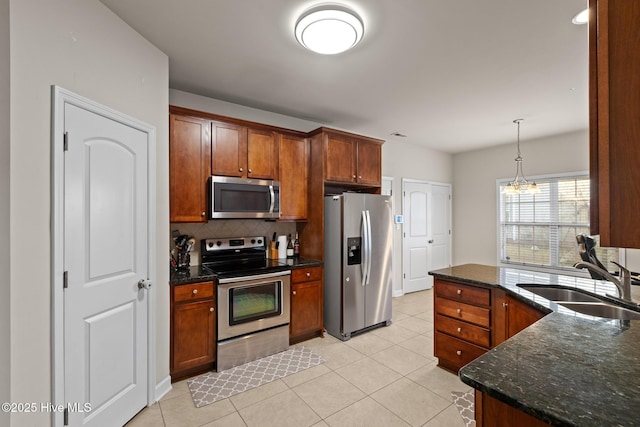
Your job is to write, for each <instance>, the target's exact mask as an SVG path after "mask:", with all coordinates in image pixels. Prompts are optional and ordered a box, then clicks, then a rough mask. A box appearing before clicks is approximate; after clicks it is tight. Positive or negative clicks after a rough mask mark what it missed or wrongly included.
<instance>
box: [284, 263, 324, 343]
mask: <svg viewBox="0 0 640 427" xmlns="http://www.w3.org/2000/svg"><path fill="white" fill-rule="evenodd" d="M323 300H324V288H323V278H322V267H309V268H298V269H294V270H292V271H291V320H290V323H289V342H290V343H291V344H294V343H297V342H300V341H304V340H306V339H309V338H312V337H316V336H322V335H323V331H324V305H323Z"/></svg>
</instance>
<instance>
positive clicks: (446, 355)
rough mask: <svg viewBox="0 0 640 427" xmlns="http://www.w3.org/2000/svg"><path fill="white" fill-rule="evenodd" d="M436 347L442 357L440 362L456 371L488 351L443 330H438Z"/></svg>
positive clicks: (439, 356) (437, 352)
mask: <svg viewBox="0 0 640 427" xmlns="http://www.w3.org/2000/svg"><path fill="white" fill-rule="evenodd" d="M435 348H436V357H437V358H438V359H440V364H442V365H445V366H446V367H448V368H449V369H452V370H455V371H458V370H459V369H460V368H462V367H463V366H464V365H466V364H467V363H469V362H471V361H472V360H474V359H476V358H478V357H480V356H482V355H483V354H484V353H486V352H487V349H485V348H482V347H478V346H477V345H473V344H471V343H468V342H466V341H462V340H459V339H457V338H453V337H450V336H449V335H446V334H443V333H441V332H436V342H435Z"/></svg>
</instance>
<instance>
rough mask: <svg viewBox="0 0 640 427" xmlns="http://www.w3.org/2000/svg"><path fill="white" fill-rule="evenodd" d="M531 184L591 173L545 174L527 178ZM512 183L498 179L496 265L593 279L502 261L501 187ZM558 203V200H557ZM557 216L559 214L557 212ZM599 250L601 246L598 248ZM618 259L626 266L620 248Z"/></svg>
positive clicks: (552, 268) (573, 272) (579, 273)
mask: <svg viewBox="0 0 640 427" xmlns="http://www.w3.org/2000/svg"><path fill="white" fill-rule="evenodd" d="M526 178H527V180H528V181H529V182H534V181H536V182H537V181H549V180H561V179H566V178H572V179H576V178H587V179H589V171H584V170H583V171H576V172H562V173H554V174H545V175H534V176H528V177H526ZM510 181H513V177H509V178H498V179H496V192H495V194H496V200H495V208H496V260H497V262H496V265H497V266H498V267H503V268H514V269H521V270H531V271H540V272H545V273H552V274H562V275H568V276H579V277H591V276H590V275H589V274H588V272H585V271H584V270H578V269H571V268H563V267H559V266H544V265H539V264H524V263H519V262H518V263H516V262H514V263H509V262H503V260H502V256H501V255H502V241H501V238H500V236H501V226H502V222H501V218H500V216H501V209H500V201H501V193H500V185H501V184H506V183H508V182H510ZM556 202H557V200H556ZM556 214H557V212H556ZM598 248H599V246H598ZM556 250H559V248H556ZM577 250H578V245H577V243H576V257H577V258H578V259H577V260H576V261H579V256H578V254H577ZM618 259H619V262H620V263H621V264H622V265H624V264H625V261H626V260H625V251H624V250H622V249H621V248H618Z"/></svg>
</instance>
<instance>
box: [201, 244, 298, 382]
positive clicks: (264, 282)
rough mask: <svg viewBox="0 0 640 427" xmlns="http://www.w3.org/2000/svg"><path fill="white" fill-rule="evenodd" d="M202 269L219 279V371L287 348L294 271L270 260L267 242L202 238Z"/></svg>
mask: <svg viewBox="0 0 640 427" xmlns="http://www.w3.org/2000/svg"><path fill="white" fill-rule="evenodd" d="M201 245H202V246H201V250H200V256H201V265H202V266H203V267H205V268H207V269H209V270H211V271H212V272H213V273H215V274H216V276H217V277H218V286H217V288H218V291H217V297H218V301H217V304H218V322H217V323H218V343H217V353H218V354H217V370H218V371H223V370H225V369H229V368H232V367H234V366H238V365H242V364H243V363H247V362H251V361H253V360H256V359H259V358H261V357H265V356H269V355H271V354H274V353H278V352H280V351H284V350H286V349H287V348H288V347H289V319H290V298H291V296H290V289H291V285H290V275H291V270H290V267H288V266H287V265H286V264H283V263H280V262H279V261H278V260H273V259H267V257H266V254H267V243H266V238H265V237H262V236H260V237H236V238H225V239H204V240H202V241H201Z"/></svg>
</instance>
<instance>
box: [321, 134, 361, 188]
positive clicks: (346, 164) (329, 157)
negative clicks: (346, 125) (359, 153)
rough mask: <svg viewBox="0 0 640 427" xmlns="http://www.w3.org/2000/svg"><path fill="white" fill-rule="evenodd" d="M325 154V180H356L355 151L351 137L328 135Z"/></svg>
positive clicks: (349, 181)
mask: <svg viewBox="0 0 640 427" xmlns="http://www.w3.org/2000/svg"><path fill="white" fill-rule="evenodd" d="M325 156H326V165H325V171H326V173H325V179H326V180H327V181H335V182H347V183H354V182H356V151H355V141H354V140H353V139H349V138H344V137H342V136H334V135H328V136H327V140H326V145H325Z"/></svg>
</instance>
